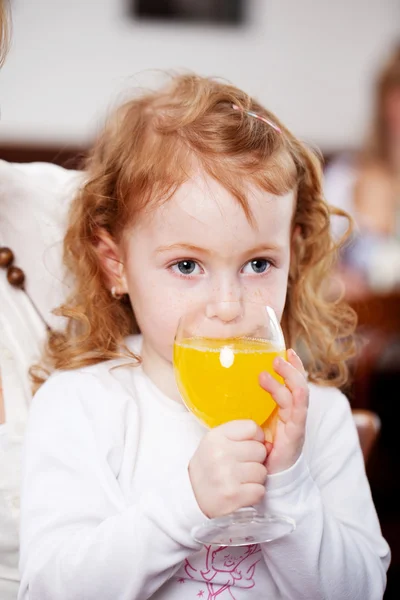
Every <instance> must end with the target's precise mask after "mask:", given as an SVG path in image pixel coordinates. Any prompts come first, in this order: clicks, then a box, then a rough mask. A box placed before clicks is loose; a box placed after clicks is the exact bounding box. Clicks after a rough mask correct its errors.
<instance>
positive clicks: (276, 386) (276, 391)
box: [259, 371, 292, 409]
mask: <svg viewBox="0 0 400 600" xmlns="http://www.w3.org/2000/svg"><path fill="white" fill-rule="evenodd" d="M259 382H260V385H261V387H262V388H263V389H264V390H265V391H266V392H269V393H270V394H271V396H272V397H273V399H274V400H275V402H276V403H277V404H278V406H279V407H280V408H281V409H288V408H291V406H292V394H291V392H290V390H289V389H288V388H287V387H285V386H284V385H282V384H281V383H279V381H277V380H276V379H275V377H272V375H271V374H270V373H268V372H267V371H263V372H262V373H260V377H259Z"/></svg>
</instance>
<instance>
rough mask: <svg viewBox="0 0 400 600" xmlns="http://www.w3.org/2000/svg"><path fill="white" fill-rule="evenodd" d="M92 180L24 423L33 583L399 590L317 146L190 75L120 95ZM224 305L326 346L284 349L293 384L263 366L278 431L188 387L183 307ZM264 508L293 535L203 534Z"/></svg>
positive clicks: (221, 594) (24, 557) (71, 238)
mask: <svg viewBox="0 0 400 600" xmlns="http://www.w3.org/2000/svg"><path fill="white" fill-rule="evenodd" d="M86 176H87V178H86V181H85V185H84V186H83V188H82V190H81V192H80V193H79V194H78V195H77V197H76V199H75V201H74V203H73V205H72V209H71V212H70V223H69V229H68V231H67V235H66V239H65V261H66V264H67V266H68V267H69V268H70V270H71V271H72V273H73V275H74V276H75V280H76V289H75V290H74V293H73V294H72V296H71V300H70V302H69V303H67V304H66V305H65V306H64V307H63V308H62V314H63V315H64V316H66V317H67V318H68V319H69V324H68V326H67V329H66V331H65V333H63V334H60V335H58V336H53V338H52V339H51V341H50V343H49V347H48V358H49V360H50V363H51V367H52V369H53V372H52V374H51V375H50V377H49V378H48V379H47V380H46V381H45V383H43V385H41V386H40V387H39V390H38V391H37V393H36V395H35V397H34V399H33V403H32V408H31V412H30V418H29V423H28V430H27V434H26V438H25V452H24V465H23V482H22V506H21V530H20V534H21V560H20V570H21V578H22V582H21V586H20V592H19V600H27V599H28V598H29V599H30V600H46V599H51V600H64V599H65V600H81V599H83V598H85V600H92V599H93V600H111V599H113V600H114V599H115V600H116V599H118V600H144V599H146V598H154V599H168V600H170V599H171V600H172V599H177V600H178V599H182V600H190V599H191V598H193V599H196V598H207V599H209V600H214V599H217V598H218V600H224V599H225V598H226V599H231V600H232V599H234V600H240V599H242V598H246V599H247V598H259V599H266V598H271V599H272V598H274V599H276V598H285V599H293V600H301V599H306V600H310V599H315V600H317V599H318V600H320V599H324V600H327V599H332V600H341V599H343V600H344V599H348V598H351V599H352V600H357V599H359V600H379V599H381V598H382V596H383V593H384V589H385V584H386V571H387V568H388V564H389V557H390V551H389V548H388V546H387V544H386V542H385V540H384V539H383V538H382V535H381V531H380V526H379V522H378V518H377V514H376V511H375V508H374V505H373V501H372V499H371V493H370V489H369V485H368V480H367V477H366V473H365V468H364V463H363V457H362V453H361V450H360V446H359V441H358V437H357V431H356V428H355V425H354V422H353V419H352V414H351V410H350V407H349V403H348V401H347V399H346V397H345V396H344V395H343V394H342V393H341V392H340V391H339V389H338V387H339V386H341V384H343V383H344V382H345V380H346V376H347V369H346V364H345V360H346V359H347V358H348V357H349V356H351V355H352V351H353V340H352V333H353V330H354V315H353V313H352V311H350V309H349V308H347V307H346V306H345V305H343V304H342V303H340V302H338V301H336V302H335V303H330V302H328V301H327V300H326V299H325V296H324V292H323V290H324V285H323V283H324V279H325V277H326V276H327V275H328V273H329V268H330V265H331V263H332V261H333V258H334V254H335V247H334V244H333V242H332V240H331V238H330V210H329V208H328V206H327V204H326V203H325V202H324V199H323V197H322V194H321V170H320V164H319V161H318V159H317V157H315V156H314V155H313V154H312V153H311V152H310V151H309V150H308V149H306V147H305V146H304V145H303V144H302V143H300V142H299V141H298V140H297V139H296V138H295V137H294V136H293V135H292V134H291V133H290V132H289V131H288V130H287V129H286V128H285V127H284V126H283V125H282V124H281V123H279V122H278V120H277V119H276V117H275V116H273V115H272V114H271V113H270V112H268V111H267V110H266V109H264V108H263V107H262V106H261V105H260V104H259V103H258V102H256V101H255V100H253V99H252V98H250V97H249V96H248V95H246V94H245V93H244V92H242V91H241V90H239V89H237V88H235V87H233V86H230V85H226V84H224V83H220V82H218V81H215V80H213V79H208V78H203V77H199V76H195V75H182V76H177V77H175V78H172V81H171V82H170V83H169V84H168V85H166V86H165V87H162V88H161V89H159V90H158V91H155V92H152V93H147V94H145V95H143V96H141V97H138V98H136V99H134V100H132V101H130V102H128V103H126V104H125V105H124V106H123V107H122V108H120V109H119V110H118V111H117V112H116V114H115V115H114V117H113V118H112V119H111V121H110V123H109V125H108V126H107V127H106V128H105V131H104V133H103V134H102V135H101V137H100V139H99V140H98V141H97V143H95V145H94V147H93V151H92V153H91V156H90V158H89V161H88V164H87V171H86ZM224 300H238V301H245V300H248V301H253V302H258V303H262V304H269V305H271V306H272V307H273V308H274V309H275V311H276V313H277V315H278V317H279V319H280V320H281V323H282V326H283V329H284V333H285V336H286V342H287V345H288V347H293V346H296V344H297V342H298V341H299V340H300V341H301V344H302V347H303V348H307V349H308V355H309V356H310V357H311V358H310V359H309V361H308V365H307V369H308V372H307V375H306V373H305V371H304V368H303V365H302V362H301V360H300V358H299V357H298V356H297V355H296V354H295V352H294V351H291V350H290V351H289V352H288V360H287V361H285V360H278V361H276V363H275V369H276V371H277V373H279V374H280V375H281V376H282V377H283V378H284V381H285V385H281V384H279V383H278V382H277V381H275V380H274V379H273V378H271V377H270V376H267V374H265V373H264V374H261V375H260V384H261V385H262V387H263V388H264V389H265V390H266V391H268V392H270V393H271V394H272V395H273V397H274V399H275V400H276V402H277V403H278V405H279V407H280V411H279V420H278V424H277V430H276V436H275V440H274V444H273V446H272V448H271V447H270V445H268V444H266V443H265V439H264V432H263V431H262V429H261V428H259V427H257V425H256V424H255V423H253V422H251V421H233V422H229V423H226V424H224V425H222V426H220V427H216V428H214V429H212V430H207V429H206V428H205V427H204V426H203V425H201V424H200V423H199V422H198V421H197V420H196V418H195V417H194V416H193V415H192V414H191V413H190V412H188V411H187V410H186V408H185V407H184V405H183V404H182V402H181V399H180V396H179V394H178V391H177V387H176V384H175V379H174V375H173V368H172V347H173V341H174V335H175V331H176V327H177V324H178V320H179V317H180V316H181V315H182V314H183V313H184V312H186V310H188V309H189V308H190V307H191V306H193V305H194V304H196V303H198V302H199V301H210V302H213V303H215V304H216V305H218V303H219V302H220V301H224ZM216 317H217V318H218V314H216ZM139 331H140V334H139V333H138V332H139ZM116 367H117V368H116ZM37 382H38V383H41V382H40V378H38V377H37ZM266 447H268V456H267V448H266ZM258 503H260V504H261V506H262V507H264V508H265V509H266V510H268V511H271V512H273V513H276V512H278V513H283V514H285V515H288V516H290V517H292V518H293V519H294V520H295V521H296V524H297V528H296V530H295V531H294V532H293V533H291V534H290V535H288V536H286V537H284V538H282V539H280V540H277V541H275V542H271V543H266V544H262V545H260V546H258V545H254V544H253V545H250V546H248V547H238V548H232V547H229V548H217V547H207V546H202V545H201V544H199V543H197V542H195V541H194V539H193V536H192V531H193V529H194V528H195V527H196V526H197V525H200V524H201V523H203V522H204V520H206V519H209V518H213V517H218V516H221V515H226V514H228V513H230V512H232V511H233V510H236V509H238V508H241V507H245V506H249V505H255V504H258Z"/></svg>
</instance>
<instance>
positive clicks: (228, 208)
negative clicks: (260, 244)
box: [143, 173, 295, 229]
mask: <svg viewBox="0 0 400 600" xmlns="http://www.w3.org/2000/svg"><path fill="white" fill-rule="evenodd" d="M241 187H242V189H243V190H244V196H245V201H246V204H247V206H248V212H249V214H250V216H251V218H250V219H249V218H248V216H247V215H246V212H245V210H244V207H243V206H242V205H241V203H240V201H239V200H238V198H237V197H236V196H235V195H234V194H233V193H231V192H230V191H228V190H227V189H226V188H225V187H224V186H222V185H221V184H220V183H219V182H218V181H216V180H215V179H213V178H212V177H210V176H208V175H207V174H204V173H198V174H196V175H194V176H193V177H191V178H190V179H188V180H187V181H186V182H184V183H183V184H182V185H181V186H180V187H179V188H178V189H177V190H176V191H175V193H174V194H172V196H170V197H169V198H168V199H167V200H166V201H164V202H160V203H158V204H153V206H150V207H149V208H148V210H147V211H145V213H144V214H143V217H144V221H153V222H156V223H158V224H160V225H161V224H163V225H164V226H165V225H167V224H168V225H169V226H171V225H177V224H178V223H181V224H182V223H183V222H185V223H191V226H195V225H196V224H197V225H198V226H199V227H201V226H205V227H213V226H218V227H220V226H224V227H227V226H229V225H231V226H235V225H237V226H240V227H246V228H248V227H250V228H253V229H257V228H258V227H259V226H260V224H261V223H263V222H271V223H272V222H276V221H277V220H279V221H281V222H282V221H283V222H284V221H288V223H290V222H291V219H292V215H293V210H294V204H295V191H294V190H292V191H290V192H288V193H287V194H285V195H283V196H275V195H274V194H271V193H269V192H267V191H265V190H263V189H261V188H259V187H256V186H255V185H254V184H252V183H251V182H249V183H247V184H246V182H244V183H243V182H242V185H241Z"/></svg>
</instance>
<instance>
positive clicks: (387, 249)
mask: <svg viewBox="0 0 400 600" xmlns="http://www.w3.org/2000/svg"><path fill="white" fill-rule="evenodd" d="M374 96H375V97H374V114H373V118H372V122H371V126H370V131H369V132H368V136H367V139H366V142H365V144H364V146H363V147H362V148H361V149H360V151H359V152H357V153H354V152H353V153H352V152H351V153H349V154H348V153H343V154H340V155H339V156H338V157H337V158H336V159H334V160H333V161H332V163H331V164H330V165H328V167H327V168H326V171H325V195H326V197H327V200H328V202H330V203H331V204H333V205H335V206H339V207H341V208H343V209H345V210H347V211H348V212H350V214H351V215H352V216H353V218H354V221H355V226H356V227H355V232H354V234H353V237H352V240H351V242H350V243H349V244H348V245H347V247H346V248H345V250H344V252H343V255H342V260H341V266H340V275H341V277H342V279H343V281H344V283H345V287H346V294H347V296H348V298H349V299H359V298H362V297H364V296H367V295H368V294H369V293H370V292H373V293H375V292H378V293H381V292H382V293H386V292H389V293H390V292H392V291H393V290H399V289H400V42H398V43H397V44H396V45H395V46H394V47H393V48H392V49H391V52H390V53H389V56H388V58H387V59H386V61H385V62H384V64H383V66H382V68H381V69H380V72H379V73H378V77H377V79H376V83H375V93H374ZM333 227H334V229H335V233H336V234H337V235H339V234H341V233H342V226H341V223H340V222H339V221H336V222H334V223H333Z"/></svg>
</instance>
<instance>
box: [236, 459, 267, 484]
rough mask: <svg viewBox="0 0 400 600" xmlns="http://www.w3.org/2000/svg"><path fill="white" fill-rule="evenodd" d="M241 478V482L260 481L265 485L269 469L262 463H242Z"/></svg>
mask: <svg viewBox="0 0 400 600" xmlns="http://www.w3.org/2000/svg"><path fill="white" fill-rule="evenodd" d="M239 478H240V482H241V483H259V484H260V485H264V484H265V482H266V480H267V469H266V468H265V466H264V465H261V464H260V463H242V464H241V465H240V472H239Z"/></svg>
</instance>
